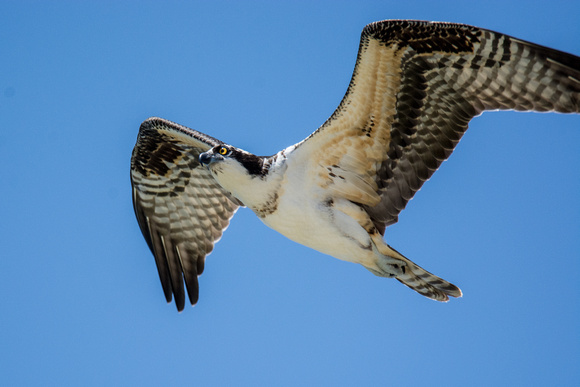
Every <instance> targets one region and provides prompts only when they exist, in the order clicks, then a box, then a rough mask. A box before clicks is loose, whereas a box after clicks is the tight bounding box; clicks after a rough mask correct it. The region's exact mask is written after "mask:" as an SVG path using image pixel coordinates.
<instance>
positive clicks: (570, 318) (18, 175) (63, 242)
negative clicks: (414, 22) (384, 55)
mask: <svg viewBox="0 0 580 387" xmlns="http://www.w3.org/2000/svg"><path fill="white" fill-rule="evenodd" d="M404 18H407V19H425V20H440V21H451V22H461V23H467V24H472V25H477V26H480V27H485V28H489V29H492V30H496V31H501V32H504V33H507V34H510V35H513V36H517V37H519V38H522V39H525V40H530V41H533V42H536V43H540V44H544V45H548V46H551V47H554V48H558V49H561V50H564V51H568V52H572V53H575V54H577V55H580V40H579V39H578V36H580V23H578V20H579V19H580V3H579V2H574V1H561V2H559V1H512V2H509V1H486V2H484V3H472V2H464V1H457V2H451V1H450V2H443V3H438V2H434V1H405V2H400V1H396V2H395V1H386V0H385V1H360V0H359V1H354V2H344V1H333V2H312V1H303V2H291V3H282V2H256V3H251V2H250V3H243V2H225V3H223V2H211V3H210V2H207V3H199V2H193V1H192V2H172V1H169V2H158V3H157V2H117V1H115V2H112V1H111V2H98V3H97V2H94V3H91V2H75V1H70V2H27V1H3V2H1V3H0V52H1V53H2V55H1V58H2V60H1V61H0V165H1V168H0V181H1V184H0V199H1V200H0V203H1V204H0V230H1V232H0V244H1V246H2V254H1V257H0V294H2V298H1V301H0V306H1V312H0V384H2V385H43V386H47V385H59V386H62V385H87V386H88V385H109V384H112V385H169V384H177V383H182V384H183V383H185V384H191V385H198V386H219V385H240V386H244V385H252V386H253V385H277V386H294V385H321V386H323V385H328V386H340V385H345V386H346V385H397V386H405V385H421V384H423V385H425V384H429V385H447V386H465V385H471V386H477V385H480V386H489V385H511V386H513V385H527V386H530V385H538V386H543V385H559V386H566V385H576V383H577V382H578V380H579V379H580V369H579V368H578V364H579V361H580V330H579V329H578V328H579V326H580V306H579V303H578V296H580V282H579V281H578V277H579V275H580V221H579V220H578V219H579V218H580V204H579V201H578V198H579V197H580V174H579V171H578V166H579V165H580V152H578V147H579V146H580V130H579V129H580V128H579V127H580V116H578V115H576V116H571V115H558V114H524V113H509V112H508V113H504V112H501V113H485V114H484V115H483V116H482V117H478V118H476V119H475V120H474V121H472V123H471V126H470V130H469V131H468V132H467V134H466V136H465V137H464V139H463V140H462V142H461V143H460V144H459V146H458V148H457V150H456V152H455V153H454V154H453V155H452V156H451V158H450V160H449V161H448V162H446V163H444V165H443V166H442V168H441V169H440V170H439V172H438V173H436V174H435V175H434V177H433V178H432V179H431V181H429V182H428V183H427V184H425V186H424V187H423V188H422V190H421V191H420V192H419V193H418V194H417V195H416V196H415V198H414V199H413V200H412V201H411V202H410V204H409V205H408V207H407V209H406V210H405V211H404V212H403V213H402V214H401V216H400V220H399V223H398V224H396V225H394V226H392V227H390V228H388V229H387V233H386V238H387V240H388V242H389V244H391V245H392V246H393V247H395V248H396V249H397V250H399V251H401V252H402V253H404V254H405V255H406V256H408V257H409V258H411V259H413V260H414V261H415V262H417V263H418V264H420V265H422V266H423V267H425V268H426V269H428V270H430V271H432V272H434V273H435V274H437V275H440V276H442V277H443V278H445V279H447V280H449V281H451V282H453V283H455V284H457V285H458V286H460V287H461V289H462V290H463V292H464V297H463V298H462V299H459V300H452V301H451V302H449V303H447V304H440V303H436V302H433V301H430V300H427V299H424V298H422V297H420V296H418V295H417V294H415V293H414V292H412V291H410V290H409V289H407V288H405V287H404V286H402V285H400V284H399V283H398V282H396V281H392V280H387V279H381V278H377V277H375V276H373V275H372V274H370V273H369V272H367V271H366V270H364V269H363V268H362V267H360V266H358V265H353V264H350V263H346V262H341V261H338V260H336V259H332V258H330V257H326V256H323V255H321V254H319V253H317V252H315V251H313V250H309V249H307V248H305V247H303V246H300V245H297V244H295V243H293V242H290V241H289V240H287V239H285V238H284V237H282V236H280V235H278V234H276V233H275V232H274V231H271V230H269V229H268V228H267V227H265V226H264V225H262V224H261V223H260V222H259V220H258V219H257V218H256V217H255V216H254V215H253V214H252V213H251V212H250V211H249V210H240V211H239V212H238V213H237V215H236V216H235V218H234V219H233V222H232V224H231V226H230V228H229V229H228V230H227V232H226V233H225V235H224V237H223V239H222V240H221V241H220V242H219V244H218V245H217V247H216V249H215V251H214V252H213V253H212V254H211V256H210V257H209V258H208V260H207V263H206V271H205V273H204V274H203V276H202V277H201V278H200V286H201V296H200V302H199V304H198V305H197V306H196V307H194V308H191V307H189V306H187V307H186V309H185V311H184V312H183V313H181V314H178V313H177V312H176V310H175V306H174V305H173V304H171V305H167V304H166V303H165V300H164V297H163V294H162V290H161V286H160V283H159V280H158V277H157V272H156V268H155V264H154V261H153V257H152V256H151V253H150V252H149V250H148V248H147V245H146V243H145V241H144V239H143V237H142V236H141V232H140V230H139V228H138V225H137V222H136V220H135V217H134V214H133V208H132V204H131V190H130V182H129V159H130V155H131V150H132V148H133V145H134V143H135V139H136V136H137V131H138V128H139V124H140V123H141V121H143V120H144V119H146V118H147V117H149V116H160V117H164V118H167V119H170V120H173V121H176V122H179V123H181V124H184V125H187V126H189V127H192V128H194V129H197V130H200V131H202V132H205V133H208V134H210V135H211V136H214V137H217V138H219V139H221V140H223V141H226V142H228V143H231V144H234V145H236V146H239V147H241V148H244V149H246V150H249V151H252V152H254V153H257V154H272V153H275V152H277V151H278V150H280V149H282V148H284V147H286V146H288V145H290V144H293V143H295V142H298V141H300V140H301V139H303V138H304V137H306V136H307V135H308V134H310V133H311V132H312V131H313V130H314V129H316V128H317V127H318V126H319V125H320V124H322V123H323V122H324V121H325V120H326V118H327V117H328V116H329V115H330V114H331V113H332V111H333V110H334V109H335V107H336V106H337V105H338V103H339V102H340V99H341V98H342V96H343V94H344V92H345V90H346V87H347V85H348V82H349V80H350V76H351V73H352V68H353V66H354V61H355V57H356V50H357V48H358V40H359V36H360V31H361V30H362V28H363V27H364V25H365V24H367V23H369V22H372V21H377V20H382V19H404Z"/></svg>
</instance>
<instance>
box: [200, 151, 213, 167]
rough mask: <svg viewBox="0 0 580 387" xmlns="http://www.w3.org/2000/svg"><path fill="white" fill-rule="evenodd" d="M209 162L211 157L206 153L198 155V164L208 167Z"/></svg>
mask: <svg viewBox="0 0 580 387" xmlns="http://www.w3.org/2000/svg"><path fill="white" fill-rule="evenodd" d="M210 161H211V156H210V155H208V154H207V153H202V154H200V155H199V162H200V163H201V165H208V164H209V163H210Z"/></svg>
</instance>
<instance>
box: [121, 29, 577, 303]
mask: <svg viewBox="0 0 580 387" xmlns="http://www.w3.org/2000/svg"><path fill="white" fill-rule="evenodd" d="M485 110H518V111H541V112H547V111H555V112H561V113H579V112H580V58H579V57H577V56H574V55H571V54H567V53H564V52H561V51H557V50H553V49H550V48H547V47H543V46H539V45H537V44H533V43H529V42H526V41H523V40H520V39H516V38H513V37H510V36H507V35H503V34H500V33H497V32H493V31H489V30H485V29H481V28H476V27H472V26H468V25H461V24H451V23H434V22H424V21H407V20H387V21H381V22H375V23H372V24H369V25H367V26H366V27H365V28H364V29H363V31H362V35H361V41H360V46H359V51H358V56H357V60H356V64H355V68H354V72H353V75H352V79H351V81H350V84H349V86H348V89H347V91H346V94H345V96H344V98H343V99H342V101H341V103H340V105H339V106H338V108H337V109H336V111H335V112H334V113H333V114H332V116H331V117H330V118H329V119H328V120H327V121H326V122H325V123H324V124H323V125H322V126H321V127H320V128H318V129H317V130H316V131H315V132H314V133H312V134H311V135H310V136H308V137H307V138H306V139H304V140H303V141H301V142H299V143H297V144H295V145H292V146H289V147H288V148H286V149H283V150H281V151H280V152H278V153H276V154H275V155H273V156H267V157H265V156H256V155H253V154H251V153H249V152H246V151H244V150H242V149H239V148H236V147H234V146H231V145H228V144H226V143H224V142H222V141H220V140H217V139H215V138H213V137H210V136H208V135H206V134H203V133H200V132H197V131H195V130H192V129H189V128H187V127H184V126H181V125H178V124H175V123H173V122H170V121H167V120H164V119H161V118H149V119H147V120H146V121H145V122H143V123H142V124H141V128H140V130H139V135H138V138H137V144H136V145H135V148H134V150H133V155H132V158H131V183H132V186H133V205H134V209H135V214H136V216H137V220H138V222H139V226H140V228H141V231H142V232H143V236H144V237H145V240H146V241H147V244H148V245H149V248H150V249H151V251H152V253H153V255H154V257H155V262H156V264H157V269H158V272H159V277H160V279H161V285H162V287H163V291H164V293H165V298H166V300H167V302H171V300H172V297H175V303H176V306H177V309H178V310H179V311H181V310H183V308H184V306H185V301H186V299H185V293H186V291H187V294H188V297H189V301H190V303H191V304H192V305H194V304H195V303H196V302H197V300H198V296H199V285H198V276H199V275H200V274H201V273H202V272H203V269H204V264H205V258H206V256H207V255H208V254H209V253H210V252H211V251H212V250H213V247H214V244H215V243H216V242H217V241H218V240H219V239H220V237H221V235H222V233H223V231H224V230H225V229H226V228H227V226H228V224H229V222H230V219H231V218H232V216H233V215H234V213H235V212H236V210H237V209H238V208H239V207H240V206H245V207H248V208H249V209H251V210H252V211H253V212H254V213H255V214H256V215H257V216H258V217H259V218H260V220H261V221H262V222H264V223H265V224H266V225H267V226H269V227H271V228H272V229H274V230H276V231H278V232H279V233H281V234H282V235H284V236H286V237H288V238H289V239H291V240H293V241H295V242H297V243H300V244H303V245H305V246H308V247H311V248H313V249H315V250H317V251H319V252H322V253H324V254H328V255H331V256H333V257H335V258H338V259H341V260H345V261H349V262H354V263H359V264H361V265H362V266H364V267H365V268H366V269H368V270H369V271H370V272H372V273H373V274H375V275H377V276H380V277H387V278H395V279H397V280H398V281H399V282H401V283H403V284H404V285H406V286H408V287H410V288H411V289H413V290H415V291H417V292H418V293H420V294H422V295H423V296H426V297H429V298H431V299H434V300H438V301H447V300H448V299H449V297H461V295H462V294H461V290H459V288H458V287H456V286H455V285H453V284H451V283H449V282H447V281H446V280H444V279H442V278H439V277H438V276H436V275H434V274H431V273H430V272H428V271H426V270H425V269H423V268H422V267H420V266H419V265H417V264H415V263H414V262H412V261H411V260H410V259H408V258H406V257H405V256H403V255H402V254H401V253H399V252H398V251H396V250H395V249H394V248H392V247H391V246H389V245H388V244H387V243H386V242H385V241H384V239H383V237H384V234H385V229H386V227H387V226H389V225H391V224H393V223H395V222H397V220H398V215H399V213H400V212H401V211H402V210H403V209H404V208H405V206H406V204H407V202H408V201H409V200H410V199H411V198H412V197H413V195H415V193H416V192H417V191H418V190H419V189H420V188H421V186H422V185H423V183H424V182H425V181H427V180H428V179H429V178H430V177H431V175H432V174H433V173H434V172H435V171H436V170H437V168H439V166H440V165H441V163H442V162H443V161H444V160H445V159H447V158H448V157H449V155H450V154H451V153H452V152H453V149H454V148H455V146H456V145H457V143H458V142H459V140H460V139H461V137H462V135H463V133H464V132H465V131H466V130H467V126H468V123H469V121H470V120H471V119H472V118H473V117H475V116H477V115H479V114H481V113H482V112H483V111H485Z"/></svg>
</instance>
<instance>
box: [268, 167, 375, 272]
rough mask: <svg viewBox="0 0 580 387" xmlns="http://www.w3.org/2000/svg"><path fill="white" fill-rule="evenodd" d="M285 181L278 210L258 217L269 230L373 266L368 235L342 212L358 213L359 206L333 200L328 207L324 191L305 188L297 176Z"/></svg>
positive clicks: (372, 255)
mask: <svg viewBox="0 0 580 387" xmlns="http://www.w3.org/2000/svg"><path fill="white" fill-rule="evenodd" d="M286 178H287V180H286V182H285V184H284V192H283V194H282V195H281V197H280V198H279V202H278V207H277V210H276V211H275V212H274V213H272V214H270V215H267V216H266V217H264V218H261V220H262V221H263V222H264V223H265V224H266V225H267V226H268V227H270V228H272V229H274V230H276V231H278V232H279V233H281V234H282V235H284V236H286V237H287V238H289V239H291V240H293V241H295V242H297V243H300V244H302V245H305V246H308V247H310V248H312V249H314V250H317V251H319V252H321V253H324V254H328V255H331V256H333V257H335V258H338V259H341V260H344V261H350V262H355V263H361V264H363V265H365V266H368V267H373V266H375V264H374V262H376V258H377V256H376V255H375V254H376V249H375V248H373V244H372V242H371V238H370V236H369V234H368V233H367V231H366V230H365V229H364V228H362V227H361V226H360V225H359V223H358V222H357V221H356V220H355V219H353V218H352V217H350V216H349V215H347V214H346V213H345V212H344V211H346V212H348V210H349V207H350V209H351V211H359V210H360V209H359V208H358V206H356V205H354V204H353V203H351V202H349V201H348V200H345V199H339V198H332V199H333V205H332V206H328V205H327V203H328V200H329V199H331V198H330V197H329V196H328V191H327V190H323V189H320V188H319V189H318V190H316V189H308V188H307V187H306V184H305V181H304V180H303V179H300V177H299V176H296V175H294V176H292V175H289V176H287V177H286ZM293 178H294V180H296V181H294V182H293V181H292V180H293ZM311 187H312V186H311Z"/></svg>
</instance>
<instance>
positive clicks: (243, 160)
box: [199, 144, 268, 200]
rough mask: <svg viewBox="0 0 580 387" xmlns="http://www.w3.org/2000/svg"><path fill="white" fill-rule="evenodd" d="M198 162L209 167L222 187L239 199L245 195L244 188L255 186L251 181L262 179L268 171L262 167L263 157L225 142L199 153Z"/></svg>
mask: <svg viewBox="0 0 580 387" xmlns="http://www.w3.org/2000/svg"><path fill="white" fill-rule="evenodd" d="M199 163H200V164H201V165H202V166H204V167H206V168H207V169H209V171H210V172H211V174H212V175H213V177H214V178H215V179H216V180H217V182H218V183H219V184H220V185H221V186H222V187H223V188H224V189H226V190H227V191H229V192H231V193H232V194H233V195H234V196H236V197H237V198H238V199H240V200H242V199H243V196H245V192H243V191H244V190H245V188H251V187H255V185H253V184H254V183H252V182H256V181H260V180H263V179H264V177H265V175H266V174H267V172H268V171H267V168H264V157H260V156H256V155H253V154H251V153H249V152H246V151H244V150H242V149H239V148H236V147H233V146H231V145H226V144H220V145H216V146H214V147H213V148H211V149H210V150H208V151H207V152H204V153H201V154H200V155H199Z"/></svg>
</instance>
